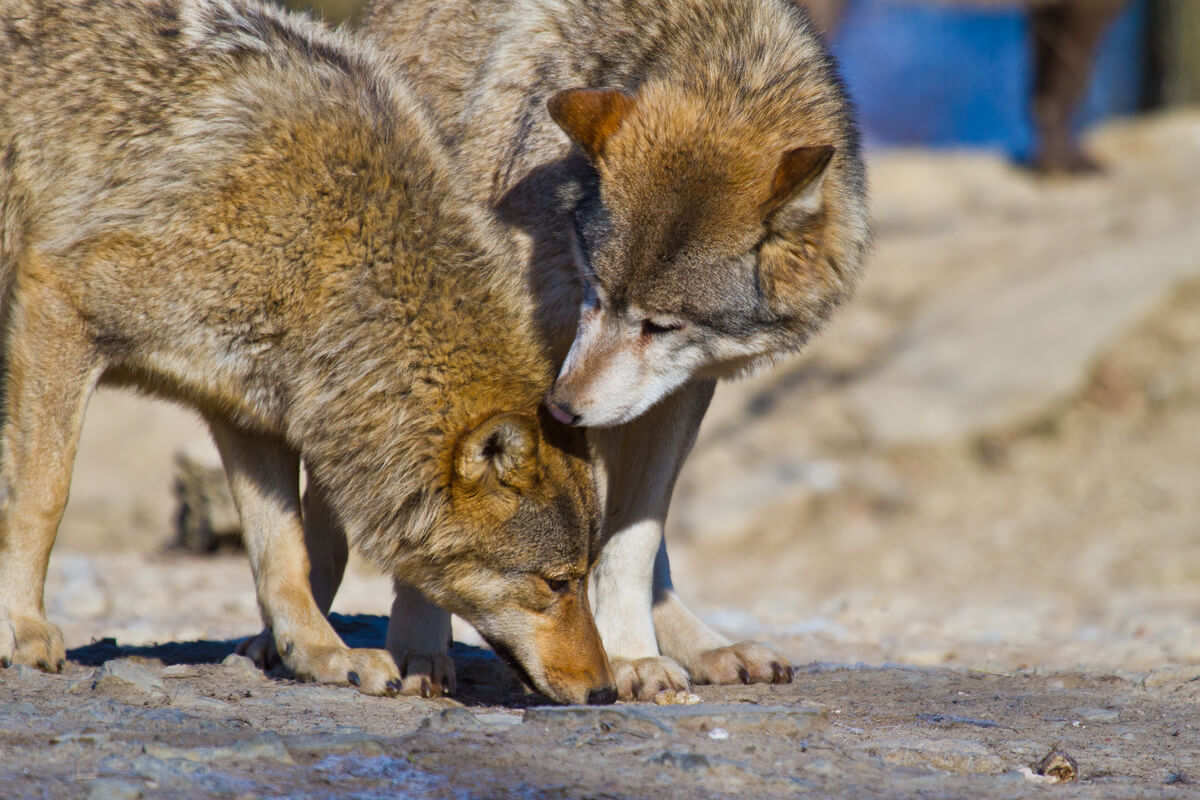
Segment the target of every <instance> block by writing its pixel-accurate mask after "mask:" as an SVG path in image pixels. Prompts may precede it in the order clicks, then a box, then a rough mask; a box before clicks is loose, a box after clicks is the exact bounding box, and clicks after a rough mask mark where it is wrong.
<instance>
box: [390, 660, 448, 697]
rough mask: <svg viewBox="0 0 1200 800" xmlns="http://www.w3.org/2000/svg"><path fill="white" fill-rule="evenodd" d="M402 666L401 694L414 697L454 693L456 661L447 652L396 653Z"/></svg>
mask: <svg viewBox="0 0 1200 800" xmlns="http://www.w3.org/2000/svg"><path fill="white" fill-rule="evenodd" d="M396 663H397V664H398V665H399V666H400V678H401V682H402V688H401V689H400V694H406V695H411V696H413V697H441V696H443V695H447V694H454V689H455V681H454V662H453V661H452V660H451V659H450V656H448V655H446V654H445V653H402V654H399V655H396Z"/></svg>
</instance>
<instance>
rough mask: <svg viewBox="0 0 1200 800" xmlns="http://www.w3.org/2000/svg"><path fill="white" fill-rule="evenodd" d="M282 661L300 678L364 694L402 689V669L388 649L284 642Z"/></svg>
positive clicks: (388, 692) (390, 694) (393, 693)
mask: <svg viewBox="0 0 1200 800" xmlns="http://www.w3.org/2000/svg"><path fill="white" fill-rule="evenodd" d="M278 644H281V645H282V658H283V663H284V664H285V665H286V666H287V668H288V669H290V670H291V671H292V674H293V675H295V676H296V677H297V678H298V679H299V680H302V681H314V682H316V683H330V684H335V685H339V686H346V685H347V684H348V685H350V686H354V687H355V688H357V689H358V690H359V691H360V692H362V693H363V694H374V695H386V696H392V695H395V694H396V693H398V692H399V691H400V689H401V688H402V681H401V679H400V670H398V669H397V668H396V661H395V659H393V658H392V654H391V653H389V652H388V651H387V650H372V649H366V648H363V649H353V650H352V649H350V648H349V647H313V648H308V649H303V648H301V647H299V646H290V644H289V643H286V642H281V643H278Z"/></svg>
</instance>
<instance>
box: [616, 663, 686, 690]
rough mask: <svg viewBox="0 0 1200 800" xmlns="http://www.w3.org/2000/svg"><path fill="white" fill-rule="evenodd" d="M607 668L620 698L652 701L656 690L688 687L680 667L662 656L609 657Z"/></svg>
mask: <svg viewBox="0 0 1200 800" xmlns="http://www.w3.org/2000/svg"><path fill="white" fill-rule="evenodd" d="M608 663H609V667H610V668H611V669H612V674H613V679H614V680H615V681H616V684H617V697H619V698H620V699H622V700H653V699H654V696H655V695H656V694H658V693H659V692H666V691H673V692H686V691H689V690H690V689H691V688H692V682H691V681H690V680H688V674H687V672H685V671H684V669H683V667H681V666H679V664H677V663H676V662H675V661H672V660H671V659H669V658H667V657H666V656H652V657H650V658H638V659H633V660H630V659H626V658H610V659H609V660H608Z"/></svg>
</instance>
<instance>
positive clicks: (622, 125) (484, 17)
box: [363, 0, 868, 697]
mask: <svg viewBox="0 0 1200 800" xmlns="http://www.w3.org/2000/svg"><path fill="white" fill-rule="evenodd" d="M363 19H364V28H365V30H366V32H367V33H368V34H369V35H371V36H373V37H375V38H376V39H377V40H378V41H380V42H381V43H382V44H383V45H384V46H385V47H386V48H388V49H389V50H390V51H391V52H393V53H395V54H397V56H398V58H400V59H401V60H402V61H403V62H404V64H405V66H406V67H407V68H408V69H409V71H410V73H411V74H412V75H413V77H414V78H415V84H416V86H417V89H418V91H419V92H420V94H421V97H422V99H423V100H424V101H425V102H426V104H427V105H428V107H429V108H430V109H431V110H432V111H433V114H434V117H435V119H436V120H437V121H438V123H439V127H440V129H441V131H442V136H443V138H444V140H445V141H446V142H447V143H448V144H449V145H450V146H451V148H452V151H453V152H454V154H455V156H456V158H457V159H458V161H459V163H460V164H461V165H462V166H463V168H464V170H466V171H467V172H468V175H469V177H470V180H471V181H472V186H473V190H474V192H475V193H476V194H477V195H478V196H479V197H480V198H482V199H484V200H485V201H486V203H487V204H488V205H490V206H491V207H492V209H493V211H494V214H495V216H496V218H497V219H498V220H499V221H500V222H502V223H503V224H505V225H507V226H508V228H509V230H510V231H511V232H512V235H513V238H514V240H515V241H516V243H517V245H518V247H519V248H520V250H521V253H522V255H523V258H524V261H523V263H522V265H521V273H522V277H523V278H524V279H525V280H527V281H529V283H530V284H531V285H532V286H533V288H534V291H535V297H536V302H537V303H538V324H539V326H540V328H541V330H542V332H543V334H544V335H545V337H546V339H547V341H549V342H551V343H553V345H554V348H555V352H556V353H557V354H558V355H559V356H560V357H564V356H565V361H564V364H563V367H562V370H561V371H560V374H559V377H558V380H557V382H556V384H555V388H554V391H553V393H552V394H551V395H550V397H549V403H548V405H549V407H550V408H551V409H552V410H553V412H554V413H555V416H556V417H558V418H560V419H563V420H564V421H572V422H574V423H577V424H582V425H588V426H592V425H601V426H615V427H608V428H604V429H593V430H590V431H589V439H590V440H591V441H592V443H593V446H594V447H595V448H596V451H597V453H598V454H599V457H600V460H601V468H602V474H603V477H604V479H605V482H606V494H607V500H606V504H607V508H608V517H607V520H606V535H608V536H610V537H611V539H610V541H609V543H608V544H607V546H606V548H605V550H604V551H603V552H602V553H601V556H600V560H599V563H598V565H597V567H596V571H595V592H594V603H595V609H596V621H597V625H598V627H599V629H600V632H601V635H602V636H603V637H604V641H605V646H606V648H607V649H608V651H609V656H610V659H611V660H612V661H613V664H614V669H615V670H616V672H617V675H618V685H619V686H618V688H619V689H620V690H621V692H622V695H623V696H639V697H641V696H646V692H647V686H648V687H649V692H650V693H652V692H653V691H654V690H655V687H656V686H657V685H658V684H663V685H666V686H668V688H686V687H681V686H678V685H677V684H679V682H680V675H681V671H680V670H679V669H678V666H675V665H674V664H673V663H671V662H670V660H669V659H663V658H660V656H659V653H660V647H661V652H662V653H663V654H665V655H667V656H671V657H673V658H675V659H677V660H679V661H680V662H681V663H683V664H684V666H686V667H688V669H689V670H691V671H692V674H693V677H697V678H698V679H702V680H707V681H715V682H729V681H738V680H751V681H773V680H782V679H784V678H786V679H790V675H791V671H790V667H787V666H786V662H783V660H782V659H781V658H780V657H779V656H778V654H776V653H774V652H773V651H770V650H768V649H766V648H763V647H761V646H758V645H748V646H734V645H731V644H730V643H729V642H728V640H725V639H724V638H723V637H720V636H719V635H718V634H716V633H714V632H712V631H710V630H709V629H708V628H706V627H705V626H704V625H703V624H701V623H700V622H699V620H697V619H696V618H695V617H694V616H692V615H691V614H690V613H689V612H687V609H686V608H685V607H684V606H683V605H682V603H679V602H678V598H677V597H675V595H674V592H673V589H672V587H671V580H670V571H669V568H668V566H667V558H666V551H665V549H662V548H661V547H660V542H661V534H662V523H663V520H664V519H665V516H666V511H667V505H668V504H669V500H670V495H671V489H672V486H673V484H674V481H675V477H676V475H677V474H678V469H679V466H680V464H681V463H682V460H683V458H684V457H685V456H686V454H687V452H688V450H689V449H690V447H691V444H692V442H693V441H694V438H695V433H696V430H697V428H698V426H699V423H700V420H701V418H702V417H703V414H704V410H705V408H706V407H707V404H708V399H709V397H710V396H711V392H712V387H713V381H714V380H715V379H716V378H718V377H726V376H731V375H738V374H742V373H744V372H746V371H748V370H751V369H754V368H756V367H758V366H761V365H763V364H765V363H769V362H770V361H772V360H774V359H776V358H779V357H780V356H782V355H783V354H786V353H789V352H792V351H795V350H796V349H798V348H799V347H801V346H802V345H803V344H804V342H805V341H807V339H808V338H809V337H810V336H811V335H812V334H813V333H814V332H815V331H816V330H817V329H818V328H819V327H820V325H821V324H822V323H823V322H824V320H825V319H826V318H827V317H828V316H829V314H830V313H831V312H832V310H833V309H834V308H835V307H836V306H837V305H838V304H839V303H841V302H843V301H844V300H845V299H846V298H847V297H848V296H849V295H850V293H851V291H852V290H853V288H854V286H855V284H856V282H857V278H858V275H859V271H860V268H861V263H862V260H863V257H864V255H865V253H866V251H867V249H868V229H867V219H866V211H865V201H864V195H865V186H864V179H863V167H862V163H861V159H860V157H859V152H858V144H857V139H856V135H855V132H854V129H853V125H852V121H851V115H850V110H849V107H848V104H847V102H846V100H845V97H844V93H843V92H842V89H841V87H840V84H839V82H838V79H837V77H836V75H835V74H834V72H833V69H832V64H831V62H830V59H829V56H828V55H827V54H826V52H825V50H824V48H823V46H822V45H821V43H820V41H819V40H818V38H817V37H816V36H815V35H814V33H813V31H812V29H811V27H810V25H809V23H808V21H807V18H806V17H805V16H804V14H803V12H802V11H800V9H799V7H798V6H797V5H796V4H795V3H791V2H786V1H785V0H677V1H676V2H669V3H664V2H660V0H626V1H624V2H617V1H616V0H608V1H602V2H584V0H478V1H476V0H375V2H374V3H373V5H372V6H370V7H369V8H368V9H367V11H366V13H365V14H364V18H363ZM555 118H557V121H558V124H556V122H555ZM826 152H828V153H829V155H828V157H824V156H822V157H815V156H818V155H820V154H823V153H826ZM805 154H807V155H805ZM806 167H807V168H806ZM573 337H574V338H573ZM572 338H573V341H572ZM639 415H640V417H639ZM651 580H653V587H652V590H651V586H650V582H651ZM651 601H653V618H652V615H651ZM393 624H396V621H395V620H393ZM656 628H657V629H658V631H659V632H660V633H659V634H658V635H657V637H656V631H655V629H656ZM622 675H624V676H626V677H625V678H622V677H621V676H622Z"/></svg>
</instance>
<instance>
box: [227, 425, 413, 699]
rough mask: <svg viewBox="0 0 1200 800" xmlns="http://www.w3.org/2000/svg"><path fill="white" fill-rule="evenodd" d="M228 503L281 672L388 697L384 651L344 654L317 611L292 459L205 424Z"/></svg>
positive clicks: (395, 676)
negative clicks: (240, 533)
mask: <svg viewBox="0 0 1200 800" xmlns="http://www.w3.org/2000/svg"><path fill="white" fill-rule="evenodd" d="M209 427H210V428H211V429H212V434H213V439H214V440H215V441H216V443H217V450H218V451H220V453H221V460H222V462H223V463H224V464H225V472H226V474H227V475H228V477H229V488H230V491H231V492H232V494H233V499H234V503H235V505H236V506H237V508H238V513H239V515H240V516H241V518H242V530H243V538H244V539H245V543H246V552H247V554H248V555H249V557H250V566H251V569H252V571H253V573H254V584H255V589H256V591H257V594H258V604H259V608H260V610H261V611H262V615H263V621H264V622H265V623H266V625H267V627H268V628H270V629H271V631H272V633H273V634H274V638H275V646H276V649H277V650H278V652H279V655H280V658H281V660H282V661H283V663H284V665H285V666H287V668H288V669H290V670H291V671H292V672H293V673H294V674H295V675H296V676H297V677H298V678H300V679H301V680H311V681H316V682H318V683H330V684H342V685H345V684H350V685H353V686H357V687H358V689H359V690H360V691H362V692H364V693H366V694H377V695H382V694H394V693H395V692H396V691H398V690H399V688H400V673H399V671H398V670H397V669H396V663H395V661H393V660H392V657H391V655H390V654H389V653H388V652H387V651H386V650H375V649H351V648H349V647H347V646H346V644H345V643H344V642H343V641H342V640H341V638H340V637H338V635H337V633H336V632H335V631H334V630H333V627H332V626H331V625H330V624H329V620H328V619H326V618H325V614H324V613H322V611H321V609H320V608H319V607H318V606H317V601H316V600H315V598H314V594H313V590H312V588H311V586H310V585H309V573H310V569H309V559H308V551H307V548H306V544H305V534H304V527H303V524H302V521H301V506H300V488H299V458H298V457H297V455H296V454H295V452H293V451H292V450H291V448H289V447H288V446H287V445H285V444H284V443H283V442H282V441H280V440H279V439H277V438H275V437H269V436H256V435H253V434H250V433H246V432H244V431H240V430H238V429H236V428H234V427H233V426H231V425H229V424H227V423H225V422H224V421H222V420H218V419H214V418H210V419H209Z"/></svg>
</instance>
